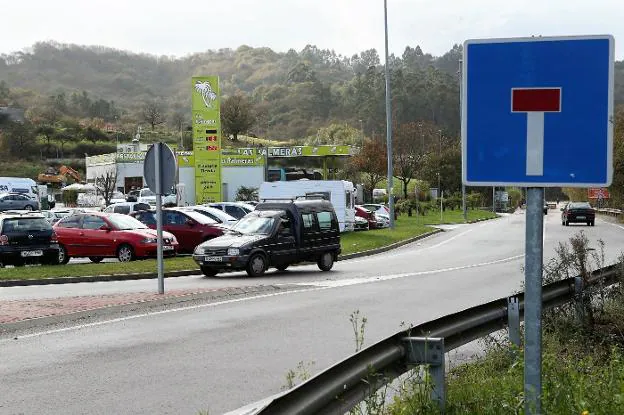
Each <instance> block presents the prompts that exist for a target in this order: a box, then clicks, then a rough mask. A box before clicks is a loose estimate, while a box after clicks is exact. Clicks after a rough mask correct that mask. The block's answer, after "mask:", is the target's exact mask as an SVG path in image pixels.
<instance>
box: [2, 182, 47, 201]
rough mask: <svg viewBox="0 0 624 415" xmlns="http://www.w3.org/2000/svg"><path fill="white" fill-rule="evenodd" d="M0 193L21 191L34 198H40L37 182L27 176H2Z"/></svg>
mask: <svg viewBox="0 0 624 415" xmlns="http://www.w3.org/2000/svg"><path fill="white" fill-rule="evenodd" d="M0 193H21V194H23V195H25V196H28V197H29V198H31V199H32V200H37V201H38V200H39V188H38V187H37V183H35V181H34V180H33V179H27V178H25V177H0Z"/></svg>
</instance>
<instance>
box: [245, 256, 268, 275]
mask: <svg viewBox="0 0 624 415" xmlns="http://www.w3.org/2000/svg"><path fill="white" fill-rule="evenodd" d="M264 271H266V259H265V258H264V255H262V254H254V255H252V256H251V258H249V262H248V263H247V274H248V275H249V276H250V277H260V276H262V274H264Z"/></svg>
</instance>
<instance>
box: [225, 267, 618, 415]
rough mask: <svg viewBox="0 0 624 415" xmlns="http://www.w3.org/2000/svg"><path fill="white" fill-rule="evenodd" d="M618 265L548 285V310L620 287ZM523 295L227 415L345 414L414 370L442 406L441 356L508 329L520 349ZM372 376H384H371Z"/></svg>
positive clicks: (418, 332) (374, 349) (366, 353)
mask: <svg viewBox="0 0 624 415" xmlns="http://www.w3.org/2000/svg"><path fill="white" fill-rule="evenodd" d="M619 271H620V268H619V264H617V265H611V266H609V267H606V268H603V269H600V270H597V271H594V272H593V273H592V274H591V276H590V277H589V278H588V280H587V281H586V284H585V286H584V284H583V279H582V278H581V277H571V278H567V279H564V280H560V281H556V282H553V283H550V284H547V285H545V286H544V287H543V290H542V304H543V306H542V309H543V310H546V309H549V308H552V307H557V306H560V305H563V304H565V303H568V302H571V301H573V300H575V299H579V298H580V295H581V293H582V291H583V289H586V288H590V287H592V286H602V287H607V286H609V285H612V284H614V283H617V282H619V281H620V275H619ZM523 316H524V293H519V294H517V295H514V296H511V297H504V298H499V299H497V300H494V301H490V302H489V303H486V304H481V305H478V306H476V307H472V308H469V309H466V310H463V311H460V312H458V313H454V314H450V315H447V316H444V317H440V318H438V319H436V320H433V321H429V322H427V323H423V324H420V325H418V326H415V327H412V328H410V329H408V330H403V331H400V332H398V333H396V334H394V335H392V336H390V337H388V338H386V339H384V340H382V341H380V342H378V343H376V344H374V345H372V346H370V347H367V348H366V349H363V350H362V351H360V352H358V353H356V354H354V355H352V356H351V357H349V358H347V359H345V360H343V361H341V362H340V363H337V364H336V365H334V366H332V367H330V368H329V369H326V370H325V371H323V372H321V373H319V374H318V375H316V376H314V377H313V378H311V379H309V380H307V381H306V382H304V383H302V384H300V385H298V386H296V387H294V388H293V389H291V390H289V391H286V392H283V393H280V394H277V395H274V396H271V397H269V398H266V399H264V400H262V401H259V402H256V403H254V404H251V405H247V406H245V407H243V408H240V409H237V410H235V411H232V412H229V413H228V414H227V415H243V414H244V415H255V414H262V415H269V414H270V415H276V414H280V415H281V414H284V415H290V414H298V415H306V414H310V415H312V414H319V413H322V414H340V415H342V414H344V413H346V412H348V411H349V410H350V409H351V408H353V407H354V406H355V405H356V404H357V403H359V402H361V401H363V400H364V399H365V398H366V397H367V396H369V395H370V394H371V391H374V390H376V389H377V387H379V386H381V385H382V384H384V383H388V382H389V381H392V380H393V379H395V378H397V377H399V376H401V375H402V374H404V373H405V372H407V371H409V370H410V368H412V367H413V366H414V365H424V364H427V365H429V370H430V375H431V378H432V380H433V391H432V397H433V398H434V399H436V400H438V402H439V404H440V406H441V407H443V406H444V393H445V386H444V384H445V382H444V376H445V367H444V354H445V353H446V352H449V351H451V350H453V349H455V348H458V347H459V346H463V345H465V344H467V343H469V342H471V341H473V340H476V339H478V338H481V337H483V336H485V335H488V334H490V333H494V332H496V331H498V330H502V329H504V328H506V327H508V328H509V339H510V341H511V342H512V343H514V344H516V345H519V344H520V321H521V320H522V318H523ZM371 370H374V372H375V373H379V374H382V376H370V375H371Z"/></svg>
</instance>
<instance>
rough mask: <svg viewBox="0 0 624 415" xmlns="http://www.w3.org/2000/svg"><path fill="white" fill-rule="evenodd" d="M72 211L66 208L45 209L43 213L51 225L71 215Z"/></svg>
mask: <svg viewBox="0 0 624 415" xmlns="http://www.w3.org/2000/svg"><path fill="white" fill-rule="evenodd" d="M71 213H72V212H70V211H66V210H43V211H41V214H42V215H43V217H44V218H46V220H47V221H48V222H49V223H50V225H54V224H55V223H56V222H58V221H59V220H61V219H63V218H64V217H65V216H69V215H71Z"/></svg>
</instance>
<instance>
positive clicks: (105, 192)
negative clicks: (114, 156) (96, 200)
mask: <svg viewBox="0 0 624 415" xmlns="http://www.w3.org/2000/svg"><path fill="white" fill-rule="evenodd" d="M95 184H96V186H98V187H99V188H100V190H101V192H102V196H104V203H105V204H106V206H108V205H109V204H110V201H111V199H112V198H113V193H114V192H115V190H116V186H117V169H115V170H108V171H107V172H106V173H104V174H102V175H100V176H98V177H97V178H96V179H95Z"/></svg>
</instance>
